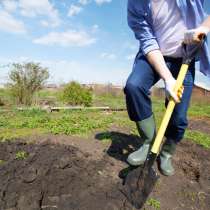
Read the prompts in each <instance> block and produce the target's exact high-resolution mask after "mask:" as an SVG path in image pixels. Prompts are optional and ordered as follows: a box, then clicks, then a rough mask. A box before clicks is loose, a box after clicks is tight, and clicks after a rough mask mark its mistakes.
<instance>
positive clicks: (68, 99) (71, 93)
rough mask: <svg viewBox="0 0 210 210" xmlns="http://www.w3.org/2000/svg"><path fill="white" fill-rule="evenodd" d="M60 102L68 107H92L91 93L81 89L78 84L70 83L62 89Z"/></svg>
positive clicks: (88, 90)
mask: <svg viewBox="0 0 210 210" xmlns="http://www.w3.org/2000/svg"><path fill="white" fill-rule="evenodd" d="M61 100H62V101H63V102H64V103H67V104H69V105H73V106H75V105H84V106H91V105H92V92H91V90H90V89H87V88H84V87H82V86H81V85H80V84H79V83H77V82H75V81H72V82H70V83H69V84H67V85H66V86H65V87H64V90H63V91H62V93H61Z"/></svg>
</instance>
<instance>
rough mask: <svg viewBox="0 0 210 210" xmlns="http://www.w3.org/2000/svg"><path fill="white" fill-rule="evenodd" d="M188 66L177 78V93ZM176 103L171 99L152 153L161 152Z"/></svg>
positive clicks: (183, 66)
mask: <svg viewBox="0 0 210 210" xmlns="http://www.w3.org/2000/svg"><path fill="white" fill-rule="evenodd" d="M188 66H189V65H188V64H182V66H181V69H180V72H179V75H178V77H177V81H176V85H175V88H174V91H175V93H177V91H178V90H179V88H180V87H181V86H182V84H183V82H184V78H185V76H186V74H187V71H188ZM175 105H176V103H175V102H174V100H173V99H172V98H171V99H170V100H169V103H168V106H167V109H166V112H165V115H164V117H163V120H162V122H161V125H160V128H159V130H158V133H157V136H156V138H155V141H154V144H153V146H152V149H151V151H152V153H155V154H158V153H159V150H160V146H161V144H162V141H163V137H164V134H165V131H166V128H167V126H168V123H169V120H170V118H171V115H172V113H173V110H174V107H175Z"/></svg>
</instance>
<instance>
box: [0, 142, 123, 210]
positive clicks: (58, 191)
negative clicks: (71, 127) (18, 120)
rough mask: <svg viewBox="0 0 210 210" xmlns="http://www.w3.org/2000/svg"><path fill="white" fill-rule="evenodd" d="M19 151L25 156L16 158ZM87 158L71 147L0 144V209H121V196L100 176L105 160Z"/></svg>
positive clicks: (110, 183)
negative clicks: (21, 158)
mask: <svg viewBox="0 0 210 210" xmlns="http://www.w3.org/2000/svg"><path fill="white" fill-rule="evenodd" d="M20 151H24V152H26V153H27V154H28V157H27V158H26V159H24V160H20V159H17V157H16V156H17V155H16V154H17V153H18V152H20ZM88 156H89V155H88V154H84V153H82V152H80V151H79V150H78V149H77V148H75V147H72V146H63V145H53V144H49V143H45V144H41V145H32V144H29V145H28V144H24V143H3V144H1V145H0V159H1V160H5V161H6V162H5V163H2V164H1V167H0V180H1V181H0V198H1V200H0V206H1V207H0V209H1V210H41V209H43V210H55V209H59V210H70V209H71V210H79V209H81V210H87V209H91V210H94V209H97V210H98V209H107V210H108V209H109V210H110V209H121V206H123V203H124V202H123V197H122V195H120V194H118V195H117V194H116V188H117V187H116V186H114V185H115V183H113V182H112V179H110V178H109V176H108V175H104V174H103V173H102V170H103V168H104V167H105V165H106V164H108V163H107V161H106V160H105V159H103V160H101V161H99V162H94V161H90V162H89V161H88Z"/></svg>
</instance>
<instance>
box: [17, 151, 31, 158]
mask: <svg viewBox="0 0 210 210" xmlns="http://www.w3.org/2000/svg"><path fill="white" fill-rule="evenodd" d="M27 157H28V154H27V152H25V151H18V152H17V153H16V154H15V159H17V160H25V159H26V158H27Z"/></svg>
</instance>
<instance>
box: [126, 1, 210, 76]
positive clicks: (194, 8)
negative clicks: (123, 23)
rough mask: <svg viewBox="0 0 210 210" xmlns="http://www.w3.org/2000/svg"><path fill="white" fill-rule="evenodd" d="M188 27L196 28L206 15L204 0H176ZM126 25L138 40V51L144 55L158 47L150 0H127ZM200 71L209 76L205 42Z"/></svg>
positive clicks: (208, 60) (209, 55)
mask: <svg viewBox="0 0 210 210" xmlns="http://www.w3.org/2000/svg"><path fill="white" fill-rule="evenodd" d="M176 1H177V5H178V7H179V9H180V11H181V15H182V17H183V20H184V22H185V24H186V26H187V28H188V29H194V28H197V27H198V26H199V25H200V24H201V23H202V22H203V21H204V20H205V18H206V17H207V15H206V13H205V12H204V9H203V4H204V0H191V1H188V0H176ZM128 25H129V26H130V27H131V29H132V30H133V31H134V33H135V37H136V39H138V40H139V42H140V52H141V53H142V54H144V55H146V54H147V53H148V52H150V51H152V50H156V49H159V45H158V42H157V39H156V37H155V34H154V31H153V28H152V13H151V4H150V0H128ZM200 71H201V72H202V73H204V74H205V75H206V76H209V77H210V53H209V50H208V44H207V42H205V44H204V45H203V47H202V49H201V52H200Z"/></svg>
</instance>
